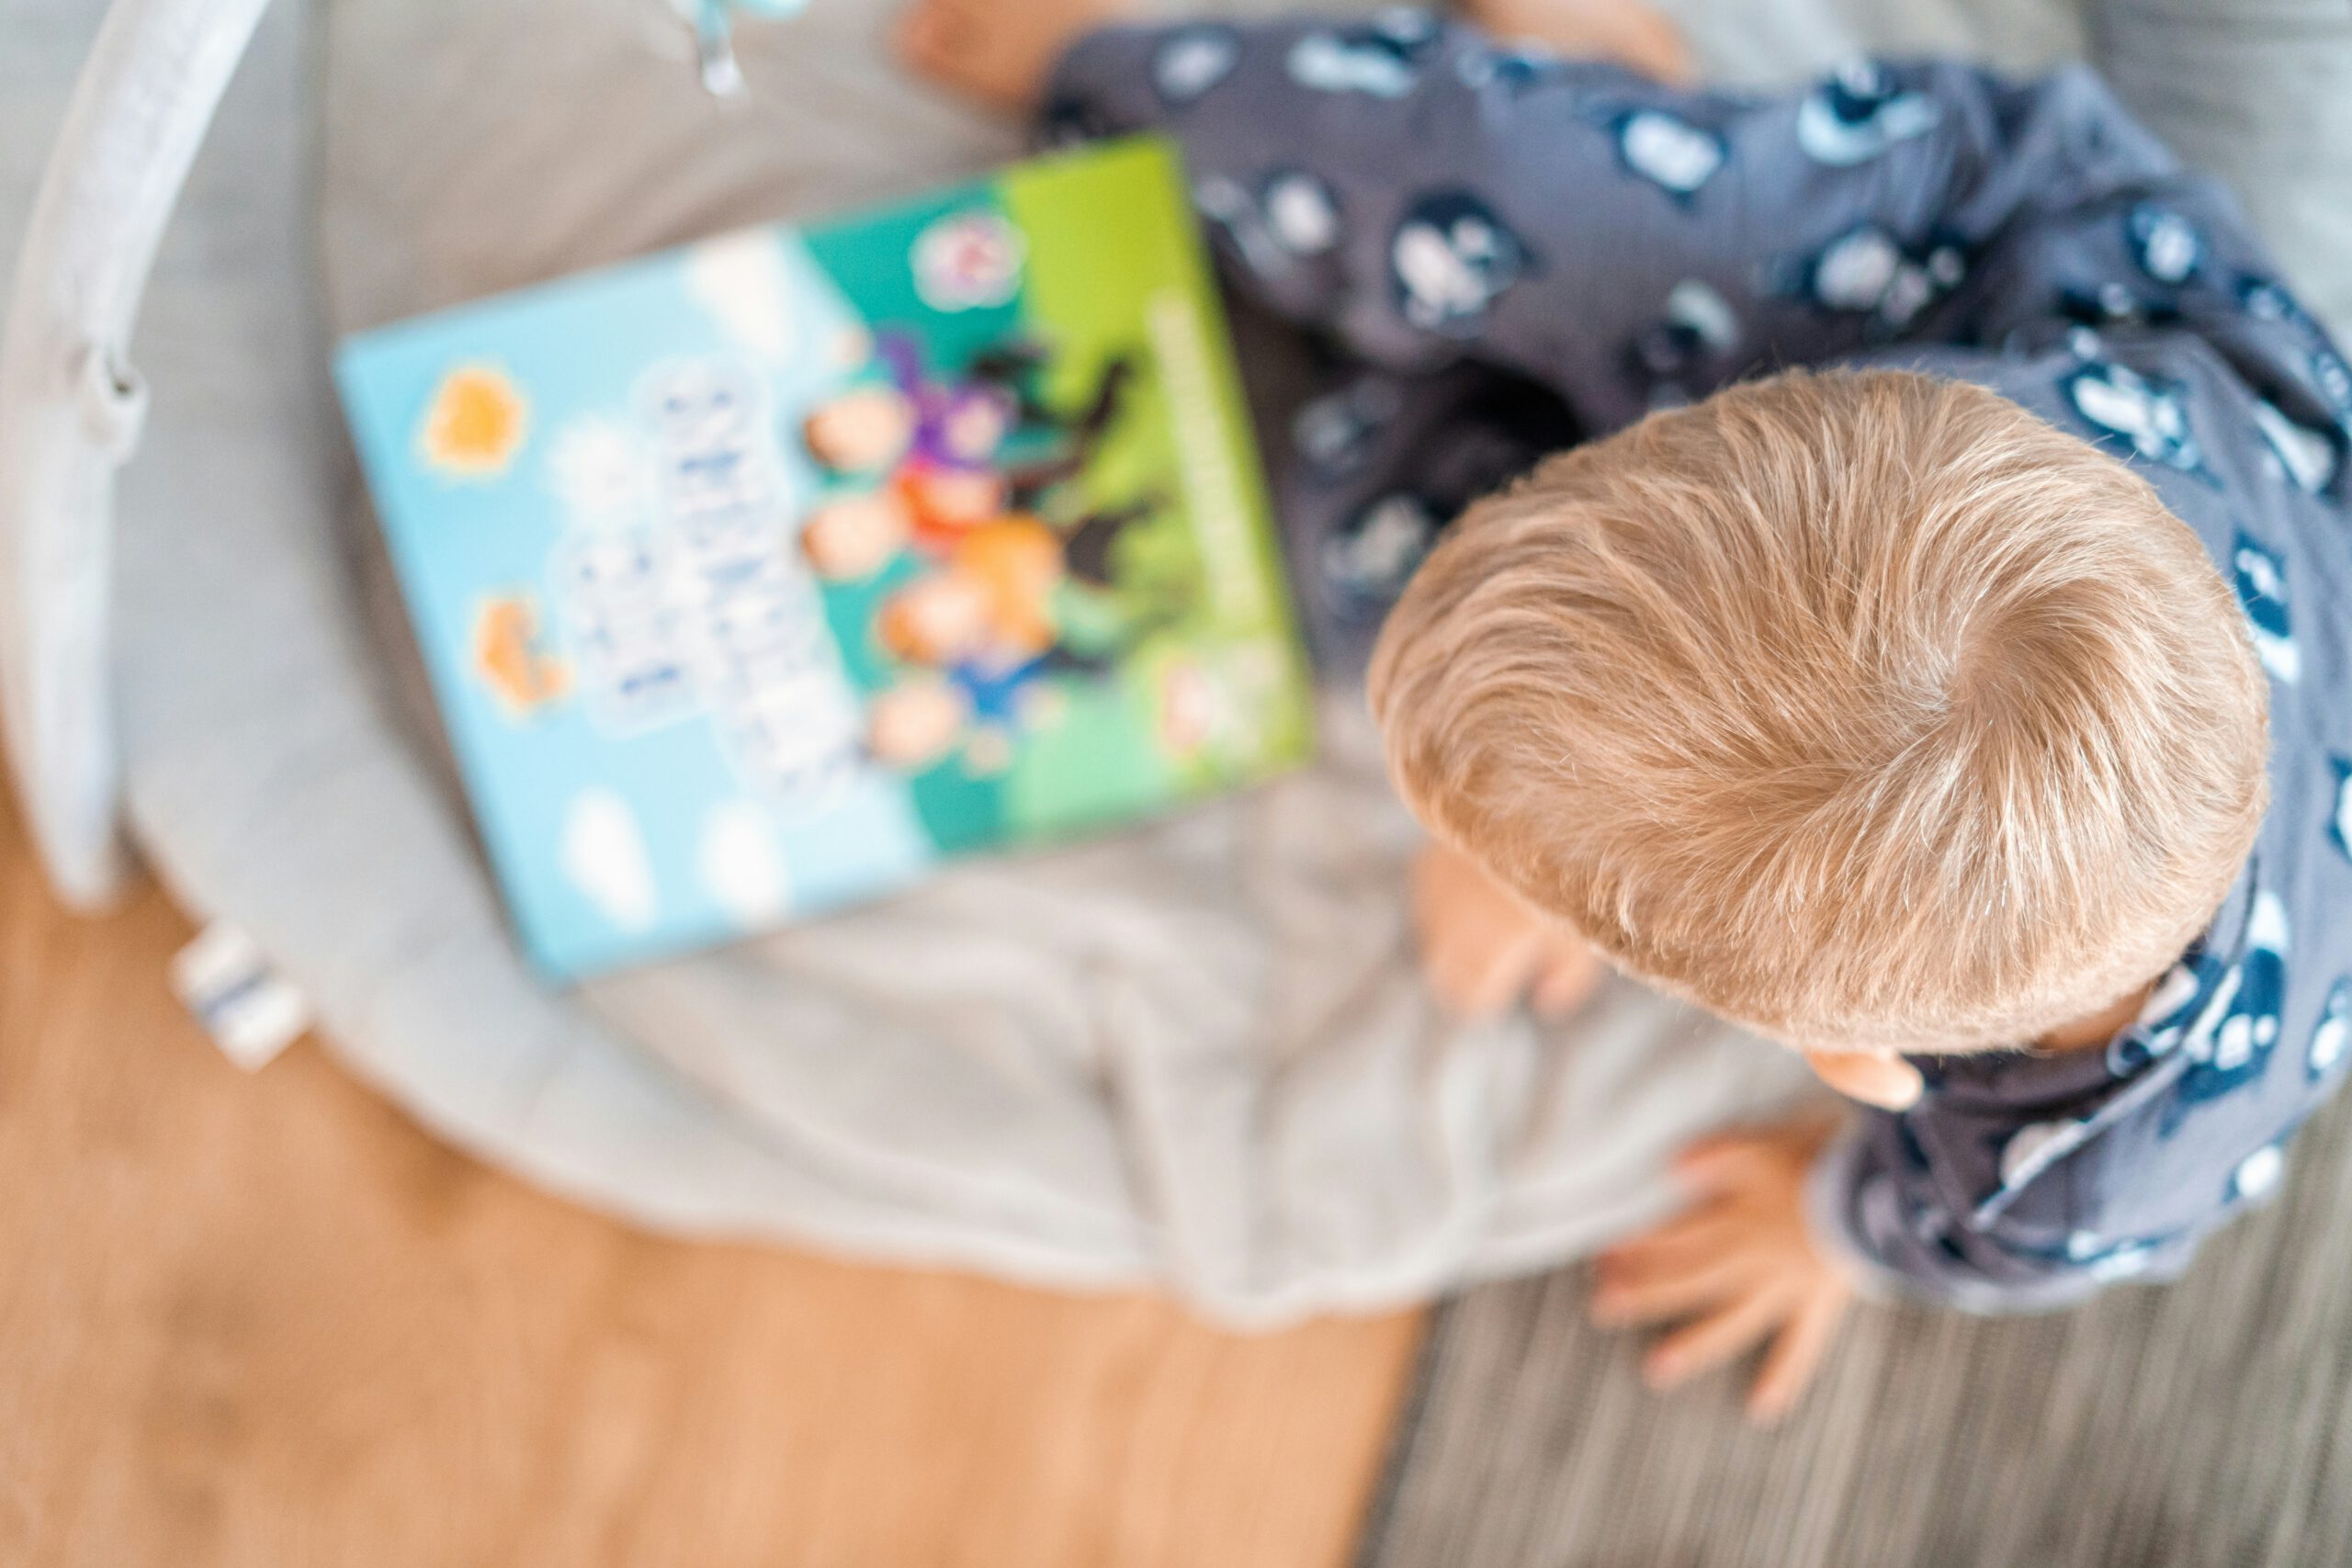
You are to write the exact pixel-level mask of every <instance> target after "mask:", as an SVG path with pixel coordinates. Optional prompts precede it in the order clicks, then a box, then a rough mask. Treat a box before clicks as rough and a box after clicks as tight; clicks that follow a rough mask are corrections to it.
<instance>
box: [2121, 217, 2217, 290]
mask: <svg viewBox="0 0 2352 1568" xmlns="http://www.w3.org/2000/svg"><path fill="white" fill-rule="evenodd" d="M2123 227H2124V231H2125V233H2126V234H2127V235H2129V236H2130V238H2131V255H2132V259H2133V260H2135V261H2137V262H2138V263H2139V264H2140V270H2141V271H2142V272H2144V273H2146V274H2147V275H2148V276H2150V277H2152V278H2154V279H2155V280H2156V281H2157V282H2158V283H2162V284H2167V285H2175V286H2177V285H2179V284H2183V283H2186V282H2188V280H2189V279H2190V278H2192V277H2194V276H2197V272H2198V269H2199V267H2201V266H2202V265H2204V262H2205V237H2204V236H2203V235H2202V234H2200V233H2199V232H2198V231H2197V225H2196V224H2194V223H2191V222H2190V221H2189V220H2188V219H2186V218H2184V217H2182V216H2181V215H2180V214H2179V213H2177V212H2175V211H2173V210H2172V209H2170V208H2168V207H2163V206H2160V205H2158V204H2157V203H2155V202H2153V201H2143V202H2141V203H2140V204H2139V205H2138V206H2136V207H2134V208H2132V209H2131V211H2130V212H2128V213H2126V214H2125V215H2124V219H2123Z"/></svg>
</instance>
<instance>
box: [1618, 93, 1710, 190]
mask: <svg viewBox="0 0 2352 1568" xmlns="http://www.w3.org/2000/svg"><path fill="white" fill-rule="evenodd" d="M1606 123H1607V125H1608V127H1609V130H1610V131H1611V134H1613V135H1614V136H1615V137H1616V139H1617V161H1618V162H1619V163H1621V164H1624V166H1625V168H1626V170H1627V171H1628V172H1629V173H1631V174H1634V175H1637V176H1639V177H1640V178H1642V179H1645V180H1647V181H1648V182H1649V183H1650V184H1652V185H1654V186H1657V188H1658V189H1660V190H1662V191H1664V192H1666V194H1667V195H1668V196H1670V197H1673V198H1674V199H1675V200H1676V201H1678V202H1680V203H1684V204H1688V203H1689V202H1690V201H1691V199H1692V198H1693V197H1696V196H1697V195H1698V194H1699V191H1700V189H1701V187H1702V186H1705V185H1706V183H1707V182H1708V181H1709V180H1711V179H1713V178H1714V177H1715V171H1716V170H1718V169H1720V168H1722V167H1723V166H1724V164H1725V163H1726V162H1727V161H1729V159H1730V157H1731V143H1730V142H1728V141H1725V140H1724V136H1723V133H1722V132H1720V131H1717V130H1709V129H1707V128H1706V127H1704V126H1698V125H1693V124H1691V122H1690V121H1689V120H1687V119H1684V118H1681V117H1680V116H1679V115H1672V114H1668V113H1667V112H1666V111H1665V110H1664V109H1654V108H1636V109H1627V110H1623V111H1622V112H1620V113H1618V114H1616V115H1613V116H1611V118H1610V119H1609V120H1608V121H1607V122H1606Z"/></svg>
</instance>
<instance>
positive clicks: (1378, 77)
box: [1283, 6, 1440, 98]
mask: <svg viewBox="0 0 2352 1568" xmlns="http://www.w3.org/2000/svg"><path fill="white" fill-rule="evenodd" d="M1439 37H1440V31H1439V28H1438V24H1437V19H1436V18H1435V17H1431V16H1430V14H1429V13H1428V12H1426V11H1419V10H1413V9H1409V8H1407V7H1403V6H1399V7H1397V8H1396V9H1393V10H1388V11H1384V12H1382V13H1381V14H1380V15H1378V16H1376V17H1374V18H1373V19H1372V20H1371V21H1369V22H1367V23H1364V24H1363V25H1362V26H1359V27H1349V28H1317V30H1316V31H1314V32H1311V33H1308V34H1306V36H1305V37H1303V38H1301V39H1299V40H1298V41H1297V42H1296V43H1295V44H1293V45H1292V46H1291V51H1290V54H1289V56H1288V57H1287V58H1286V59H1285V61H1284V62H1283V64H1284V67H1285V69H1287V70H1288V71H1289V73H1290V78H1291V80H1292V81H1294V82H1295V83H1297V84H1298V85H1300V86H1302V87H1311V88H1313V89H1314V90H1315V91H1317V92H1319V93H1363V94H1366V95H1368V96H1372V97H1375V98H1401V97H1403V96H1405V95H1406V94H1408V93H1409V92H1411V91H1412V90H1413V84H1414V83H1415V82H1416V81H1418V80H1419V78H1420V73H1421V61H1422V59H1423V58H1424V57H1425V56H1426V55H1427V54H1428V53H1429V51H1430V49H1431V48H1432V47H1434V46H1435V44H1436V43H1437V41H1438V39H1439Z"/></svg>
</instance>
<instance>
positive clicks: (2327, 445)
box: [2254, 401, 2337, 495]
mask: <svg viewBox="0 0 2352 1568" xmlns="http://www.w3.org/2000/svg"><path fill="white" fill-rule="evenodd" d="M2254 423H2256V425H2257V426H2259V427H2260V428H2261V431H2262V438H2263V440H2264V441H2266V442H2267V443H2268V444H2269V446H2270V453H2271V458H2272V460H2273V462H2274V463H2275V464H2276V465H2277V467H2276V468H2275V469H2274V471H2275V472H2276V473H2277V474H2278V476H2279V477H2280V478H2281V479H2285V480H2287V482H2289V483H2290V484H2291V485H2293V486H2294V487H2295V488H2296V489H2298V490H2300V491H2304V492H2306V493H2307V494H2311V495H2317V494H2319V493H2320V492H2321V491H2324V490H2325V489H2327V487H2328V486H2329V485H2331V484H2333V483H2335V469H2336V463H2337V457H2336V451H2335V438H2334V437H2333V436H2332V435H2330V434H2328V433H2327V432H2325V431H2320V430H2312V429H2311V428H2309V427H2308V426H2305V425H2301V424H2298V423H2295V422H2294V421H2293V420H2291V419H2289V418H2288V417H2287V415H2286V412H2284V411H2283V410H2281V409H2280V408H2279V407H2278V404H2276V403H2273V402H2267V401H2264V402H2257V403H2256V404H2255V405H2254Z"/></svg>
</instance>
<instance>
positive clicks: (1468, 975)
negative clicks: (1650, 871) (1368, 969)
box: [1413, 844, 1601, 1018]
mask: <svg viewBox="0 0 2352 1568" xmlns="http://www.w3.org/2000/svg"><path fill="white" fill-rule="evenodd" d="M1413 919H1414V923H1415V925H1416V926H1418V927H1419V931H1420V941H1421V967H1422V969H1423V970H1424V972H1426V973H1427V975H1428V976H1429V982H1430V989H1431V990H1433V991H1435V992H1436V993H1437V995H1438V999H1439V1000H1441V1001H1442V1002H1444V1003H1445V1005H1446V1006H1448V1007H1450V1008H1452V1009H1453V1010H1455V1011H1456V1012H1461V1013H1465V1014H1468V1015H1469V1016H1470V1017H1473V1018H1487V1017H1491V1016H1493V1015H1494V1014H1496V1013H1498V1012H1501V1011H1502V1010H1504V1009H1505V1008H1508V1007H1510V1005H1511V1004H1512V1003H1514V1002H1516V1001H1518V1000H1519V999H1520V998H1521V997H1527V998H1528V999H1529V1001H1530V1003H1531V1004H1532V1006H1533V1007H1534V1009H1535V1010H1536V1011H1537V1012H1538V1013H1539V1014H1542V1015H1543V1016H1544V1017H1546V1018H1555V1017H1560V1016H1562V1015H1565V1014H1566V1013H1569V1012H1572V1011H1574V1010H1576V1009H1577V1008H1578V1007H1581V1006H1582V1005H1583V1004H1584V1001H1585V998H1588V997H1589V996H1591V995H1592V993H1593V991H1594V990H1595V988H1597V987H1599V986H1600V977H1601V968H1600V959H1598V958H1596V957H1595V956H1593V952H1592V950H1591V949H1590V948H1589V947H1587V946H1586V945H1585V944H1584V943H1583V942H1580V941H1578V940H1577V937H1576V936H1575V935H1574V934H1573V933H1571V932H1569V931H1564V930H1562V929H1561V928H1559V927H1558V926H1555V925H1554V924H1552V923H1551V922H1549V921H1547V920H1545V919H1544V918H1543V917H1542V916H1540V915H1538V914H1536V913H1535V912H1534V911H1533V910H1532V909H1530V908H1528V907H1527V906H1526V905H1524V904H1522V903H1521V902H1520V901H1519V900H1518V899H1517V898H1515V897H1512V896H1511V895H1510V893H1509V892H1507V891H1505V890H1504V889H1503V888H1501V887H1499V886H1497V885H1496V884H1495V881H1494V879H1493V878H1491V877H1489V876H1488V875H1487V874H1486V872H1485V871H1484V870H1483V869H1481V868H1480V867H1479V865H1478V864H1477V863H1476V862H1475V861H1473V860H1470V859H1469V858H1468V857H1466V856H1464V855H1463V854H1461V853H1459V852H1455V851H1453V850H1450V849H1447V848H1446V847H1445V846H1443V845H1442V844H1432V845H1431V846H1430V848H1428V849H1426V850H1423V851H1422V852H1421V855H1420V858H1419V860H1417V861H1415V862H1414V863H1413Z"/></svg>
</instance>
